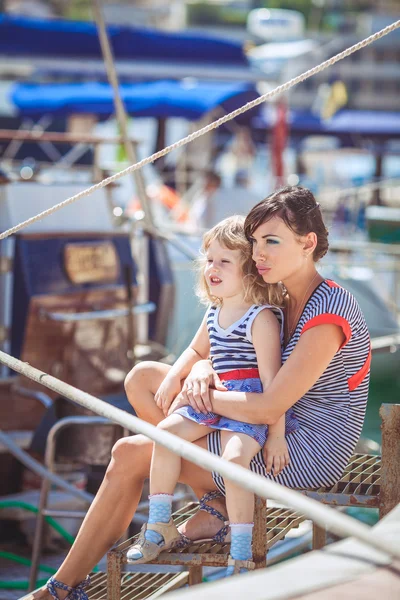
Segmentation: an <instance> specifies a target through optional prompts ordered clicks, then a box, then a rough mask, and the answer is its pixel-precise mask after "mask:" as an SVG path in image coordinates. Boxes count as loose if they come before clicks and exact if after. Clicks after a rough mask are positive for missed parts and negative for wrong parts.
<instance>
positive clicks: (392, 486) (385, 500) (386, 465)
mask: <svg viewBox="0 0 400 600" xmlns="http://www.w3.org/2000/svg"><path fill="white" fill-rule="evenodd" d="M379 414H380V416H381V419H382V477H381V493H380V506H379V516H380V518H382V517H384V516H385V515H386V514H387V513H389V512H390V511H391V510H392V509H393V508H394V507H395V506H396V505H397V504H398V503H400V404H382V406H381V409H380V411H379Z"/></svg>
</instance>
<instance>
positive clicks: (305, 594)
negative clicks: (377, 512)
mask: <svg viewBox="0 0 400 600" xmlns="http://www.w3.org/2000/svg"><path fill="white" fill-rule="evenodd" d="M371 537H380V538H381V539H383V540H387V541H392V542H394V543H395V544H397V547H398V548H399V549H400V505H399V506H397V507H396V508H394V509H393V510H392V511H391V512H390V513H389V514H388V515H386V517H384V518H383V519H382V520H381V521H379V523H378V524H377V525H375V526H374V527H373V528H372V529H371ZM399 567H400V563H399V561H398V560H397V561H396V560H391V559H389V558H388V557H387V556H384V555H382V554H381V553H380V552H376V551H375V550H372V549H371V548H370V547H367V546H366V545H364V544H361V543H359V542H357V541H355V540H354V539H352V538H349V539H347V540H343V541H341V542H337V543H334V544H331V545H329V546H327V547H326V548H324V549H323V550H319V551H314V552H310V553H309V554H306V555H303V556H299V557H297V558H293V559H292V560H290V561H286V562H284V563H281V564H279V565H275V566H272V567H270V568H268V569H263V570H261V571H255V572H253V573H248V574H245V575H241V576H240V577H236V578H227V579H224V580H221V581H218V582H215V583H212V584H207V588H206V589H207V600H220V599H221V598H230V600H239V598H240V599H241V598H246V597H248V598H252V600H266V599H268V600H289V598H290V599H296V600H337V599H338V598H341V599H350V598H351V599H353V598H354V599H355V598H363V600H376V598H385V600H391V599H393V600H394V599H395V598H399V597H400V570H399ZM204 596H205V590H204V588H201V587H197V588H193V589H190V591H189V590H187V591H186V592H184V591H183V592H179V593H175V594H170V595H169V596H168V598H169V600H186V599H188V598H190V600H203V598H204Z"/></svg>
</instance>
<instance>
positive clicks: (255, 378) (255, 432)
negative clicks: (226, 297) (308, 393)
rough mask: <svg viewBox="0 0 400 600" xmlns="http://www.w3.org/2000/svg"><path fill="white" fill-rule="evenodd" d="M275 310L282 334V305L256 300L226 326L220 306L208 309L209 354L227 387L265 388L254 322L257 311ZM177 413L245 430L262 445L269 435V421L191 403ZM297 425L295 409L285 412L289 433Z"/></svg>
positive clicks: (219, 426)
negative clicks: (200, 408)
mask: <svg viewBox="0 0 400 600" xmlns="http://www.w3.org/2000/svg"><path fill="white" fill-rule="evenodd" d="M265 309H270V310H272V311H273V312H274V313H275V314H276V315H277V317H278V319H279V321H280V326H281V340H282V336H283V316H282V311H281V310H280V309H279V308H276V307H272V306H270V305H262V306H257V305H256V304H253V305H252V306H251V307H250V308H249V309H248V310H247V311H246V313H245V314H244V315H243V316H242V317H241V318H240V319H239V320H238V321H236V322H235V323H232V325H230V326H229V327H227V328H225V329H224V328H222V327H221V326H220V325H219V313H220V307H216V306H211V307H210V308H209V309H208V312H207V330H208V335H209V338H210V356H211V360H212V364H213V367H214V369H215V371H216V372H217V373H218V374H219V375H220V377H221V379H222V378H223V384H224V385H225V387H226V388H227V389H228V390H232V391H237V392H256V393H261V392H262V383H261V380H260V377H259V374H258V368H257V356H256V351H255V348H254V345H253V341H252V326H253V323H254V319H255V318H256V317H257V315H258V314H259V313H260V312H261V311H263V310H265ZM175 412H176V413H178V414H180V415H182V416H183V417H186V418H187V419H190V420H191V421H195V422H196V423H199V424H201V425H205V426H207V427H211V428H212V429H218V430H221V429H223V430H226V431H234V432H237V433H245V434H246V435H249V436H250V437H252V438H253V439H255V440H256V441H257V442H258V443H259V445H260V446H261V447H263V446H264V444H265V442H266V440H267V436H268V425H255V424H252V423H243V422H241V421H236V420H235V419H228V418H226V417H221V416H220V415H217V414H215V413H207V414H203V413H198V412H196V411H195V410H194V409H193V408H192V407H191V406H183V407H182V408H179V409H178V410H177V411H175ZM297 428H298V421H297V419H296V418H295V416H294V411H293V410H289V411H288V412H287V413H286V434H287V435H289V433H291V432H293V431H294V430H295V429H297Z"/></svg>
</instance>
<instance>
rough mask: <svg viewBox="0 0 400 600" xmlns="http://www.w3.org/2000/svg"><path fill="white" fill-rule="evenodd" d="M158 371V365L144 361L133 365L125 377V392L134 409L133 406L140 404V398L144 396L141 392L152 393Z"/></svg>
mask: <svg viewBox="0 0 400 600" xmlns="http://www.w3.org/2000/svg"><path fill="white" fill-rule="evenodd" d="M158 370H159V369H158V363H156V362H153V361H144V362H141V363H138V364H137V365H135V366H134V367H133V369H131V370H130V371H129V373H128V374H127V376H126V377H125V382H124V386H125V392H126V395H127V397H128V400H129V402H130V404H131V405H132V406H133V407H134V408H135V404H137V403H140V401H141V398H142V397H143V396H144V395H145V394H143V392H150V391H152V388H153V382H154V379H155V378H156V376H157V374H158Z"/></svg>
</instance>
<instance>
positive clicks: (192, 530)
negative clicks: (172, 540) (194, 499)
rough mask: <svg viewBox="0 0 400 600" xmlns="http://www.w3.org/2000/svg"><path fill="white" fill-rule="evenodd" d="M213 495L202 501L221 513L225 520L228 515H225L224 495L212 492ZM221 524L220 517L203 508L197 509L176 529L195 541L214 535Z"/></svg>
mask: <svg viewBox="0 0 400 600" xmlns="http://www.w3.org/2000/svg"><path fill="white" fill-rule="evenodd" d="M213 496H215V497H213V498H212V499H210V500H207V499H206V500H204V502H206V503H207V505H208V506H209V507H211V508H214V509H215V510H217V511H218V512H219V513H221V514H222V515H223V516H224V518H225V520H227V519H228V517H227V516H226V503H225V498H224V496H222V494H219V495H216V494H215V495H214V494H213ZM203 498H205V496H203ZM203 498H202V499H201V501H202V500H203ZM221 525H222V523H221V519H219V518H218V517H217V516H215V515H213V514H210V513H208V512H205V511H204V510H199V511H197V513H196V514H195V515H193V517H191V518H190V519H189V520H188V521H186V522H185V523H183V524H182V525H180V526H179V527H178V531H179V533H182V534H183V535H185V536H186V537H187V538H189V539H190V540H193V541H194V542H195V541H196V540H203V539H209V538H212V537H214V535H215V534H216V533H218V531H220V529H221Z"/></svg>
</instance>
